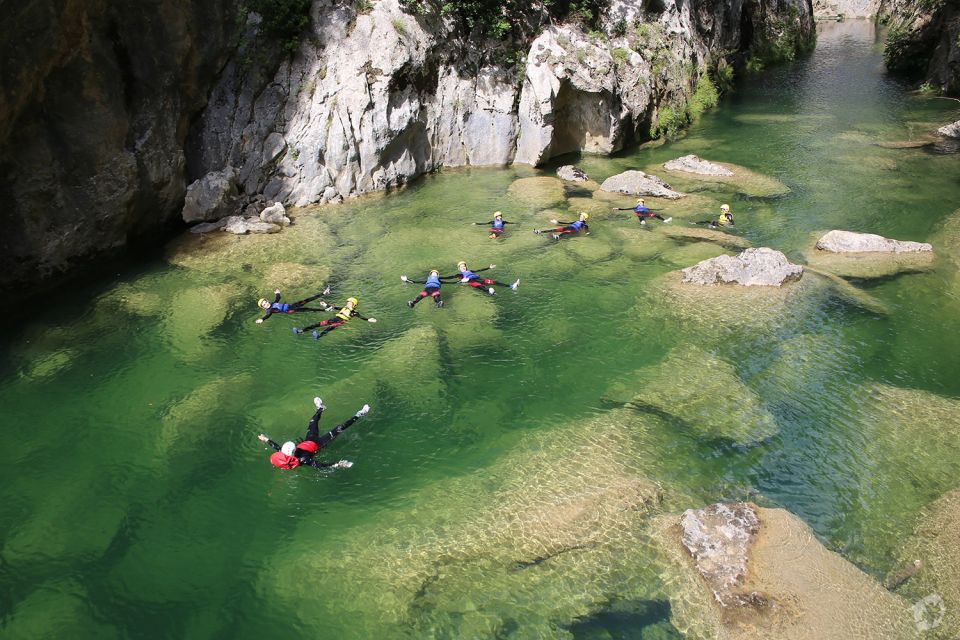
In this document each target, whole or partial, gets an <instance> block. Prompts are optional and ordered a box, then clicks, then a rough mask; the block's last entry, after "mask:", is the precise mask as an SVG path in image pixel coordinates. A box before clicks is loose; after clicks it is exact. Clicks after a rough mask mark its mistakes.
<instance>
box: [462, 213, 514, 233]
mask: <svg viewBox="0 0 960 640" xmlns="http://www.w3.org/2000/svg"><path fill="white" fill-rule="evenodd" d="M473 224H488V225H490V237H491V238H499V237H500V235H501V234H502V233H503V232H504V228H503V225H505V224H516V223H515V222H507V221H506V220H504V219H503V212H501V211H494V212H493V220H488V221H487V222H474V223H473Z"/></svg>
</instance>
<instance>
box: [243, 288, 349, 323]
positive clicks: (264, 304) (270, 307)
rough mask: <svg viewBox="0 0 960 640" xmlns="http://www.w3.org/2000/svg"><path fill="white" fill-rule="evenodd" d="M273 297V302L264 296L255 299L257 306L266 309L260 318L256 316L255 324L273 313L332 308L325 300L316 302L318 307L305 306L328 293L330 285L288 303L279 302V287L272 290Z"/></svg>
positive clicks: (327, 309)
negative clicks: (320, 290) (318, 291)
mask: <svg viewBox="0 0 960 640" xmlns="http://www.w3.org/2000/svg"><path fill="white" fill-rule="evenodd" d="M273 293H274V295H275V297H274V299H273V302H268V301H267V300H266V299H265V298H260V299H259V300H257V306H258V307H260V308H261V309H266V311H267V313H266V314H265V315H264V316H263V317H262V318H257V324H263V321H264V320H266V319H267V318H269V317H270V316H272V315H273V314H275V313H284V314H290V313H303V312H305V311H312V312H319V311H330V310H332V309H333V307H331V306H330V305H328V304H327V303H326V302H324V301H323V300H321V301H320V302H319V303H318V304H319V305H320V308H319V309H312V308H310V307H307V306H305V305H306V304H307V303H308V302H313V301H314V300H316V299H317V298H319V297H321V296H325V295H329V294H330V287H327V288H325V289H324V290H323V291H322V292H320V293H318V294H317V295H315V296H310V297H309V298H304V299H303V300H297V301H296V302H291V303H289V304H287V303H285V302H280V289H274V291H273Z"/></svg>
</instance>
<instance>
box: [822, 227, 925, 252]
mask: <svg viewBox="0 0 960 640" xmlns="http://www.w3.org/2000/svg"><path fill="white" fill-rule="evenodd" d="M817 249H820V250H821V251H832V252H833V253H865V252H884V253H915V252H925V251H933V247H932V246H930V245H929V244H927V243H926V242H912V241H909V240H890V239H889V238H884V237H883V236H878V235H875V234H873V233H855V232H853V231H840V230H838V229H834V230H833V231H828V232H827V233H826V234H825V235H824V236H823V237H821V238H820V239H819V240H818V241H817Z"/></svg>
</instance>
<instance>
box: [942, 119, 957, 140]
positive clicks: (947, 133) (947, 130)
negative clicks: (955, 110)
mask: <svg viewBox="0 0 960 640" xmlns="http://www.w3.org/2000/svg"><path fill="white" fill-rule="evenodd" d="M937 133H939V134H940V135H942V136H944V137H945V138H960V120H957V121H956V122H954V123H953V124H948V125H946V126H944V127H940V128H939V129H937Z"/></svg>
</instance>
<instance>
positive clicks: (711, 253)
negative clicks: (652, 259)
mask: <svg viewBox="0 0 960 640" xmlns="http://www.w3.org/2000/svg"><path fill="white" fill-rule="evenodd" d="M722 255H731V252H730V251H727V250H726V249H724V248H723V247H721V246H719V245H716V244H713V243H712V242H689V243H684V244H680V245H677V246H675V247H674V248H672V249H668V250H666V251H664V252H663V254H662V258H663V260H665V261H666V262H668V263H670V264H671V265H673V266H675V267H689V266H690V265H694V264H697V263H699V262H702V261H704V260H709V259H710V258H716V257H717V256H722Z"/></svg>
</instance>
